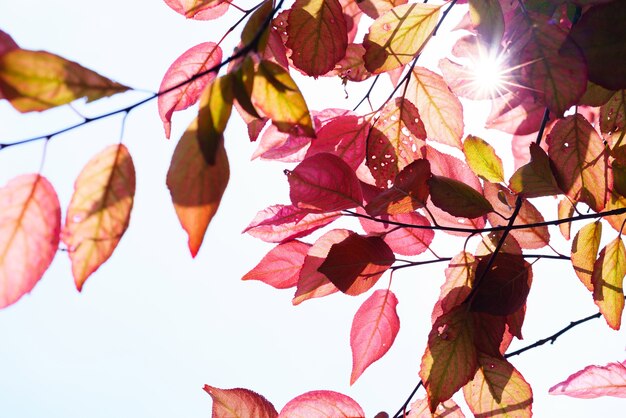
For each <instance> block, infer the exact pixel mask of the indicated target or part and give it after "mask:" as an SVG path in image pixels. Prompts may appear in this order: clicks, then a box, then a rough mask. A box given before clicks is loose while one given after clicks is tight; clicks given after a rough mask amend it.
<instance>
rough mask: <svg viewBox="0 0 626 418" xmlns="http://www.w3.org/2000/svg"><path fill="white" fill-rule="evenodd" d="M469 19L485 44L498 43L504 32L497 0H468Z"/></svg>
mask: <svg viewBox="0 0 626 418" xmlns="http://www.w3.org/2000/svg"><path fill="white" fill-rule="evenodd" d="M469 6H470V7H469V9H470V19H471V20H472V24H473V25H474V27H475V28H476V31H477V32H478V35H479V37H480V38H481V40H482V41H483V42H484V43H485V44H486V45H499V44H500V42H501V41H502V35H503V34H504V16H503V15H502V7H501V6H500V2H499V1H498V0H469Z"/></svg>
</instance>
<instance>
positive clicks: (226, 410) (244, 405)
mask: <svg viewBox="0 0 626 418" xmlns="http://www.w3.org/2000/svg"><path fill="white" fill-rule="evenodd" d="M204 391H205V392H206V393H208V394H209V395H211V398H212V399H213V410H212V412H213V413H212V415H211V416H212V417H213V418H223V417H237V418H275V417H277V416H278V412H277V411H276V408H274V405H272V403H271V402H270V401H268V400H267V399H265V398H264V397H263V396H261V395H259V394H258V393H256V392H253V391H251V390H248V389H241V388H237V389H219V388H216V387H213V386H209V385H204Z"/></svg>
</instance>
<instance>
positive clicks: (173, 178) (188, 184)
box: [167, 121, 230, 257]
mask: <svg viewBox="0 0 626 418" xmlns="http://www.w3.org/2000/svg"><path fill="white" fill-rule="evenodd" d="M229 177H230V168H229V165H228V158H227V156H226V150H225V149H224V143H223V141H220V142H219V144H218V147H217V150H216V153H215V164H213V165H210V164H208V163H207V161H206V159H205V158H204V156H203V155H202V152H201V150H200V143H199V141H198V134H197V121H193V122H192V123H191V125H189V128H187V131H186V132H185V134H184V135H183V137H182V138H181V139H180V141H179V142H178V144H177V145H176V149H175V150H174V155H173V156H172V162H171V163H170V168H169V170H168V172H167V187H168V189H169V190H170V194H171V195H172V203H173V204H174V209H175V210H176V215H178V220H179V221H180V224H181V225H182V227H183V229H184V230H185V232H187V235H188V236H189V241H188V245H189V251H190V252H191V256H192V257H195V256H196V254H197V253H198V250H199V249H200V246H201V245H202V240H203V239H204V233H205V232H206V229H207V227H208V226H209V223H210V222H211V219H213V216H215V213H216V212H217V209H218V208H219V205H220V202H221V200H222V195H223V194H224V190H225V189H226V185H227V184H228V179H229Z"/></svg>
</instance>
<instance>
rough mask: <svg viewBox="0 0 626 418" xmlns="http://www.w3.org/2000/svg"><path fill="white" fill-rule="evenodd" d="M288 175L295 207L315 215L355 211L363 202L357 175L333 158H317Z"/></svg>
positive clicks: (299, 166) (288, 172)
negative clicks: (316, 213)
mask: <svg viewBox="0 0 626 418" xmlns="http://www.w3.org/2000/svg"><path fill="white" fill-rule="evenodd" d="M286 173H287V176H288V180H289V189H290V192H289V197H290V198H291V202H292V203H293V205H294V206H297V207H300V208H303V209H308V210H310V211H312V212H333V211H338V210H343V209H350V208H354V207H356V206H360V205H361V203H362V202H363V193H362V191H361V185H360V184H359V180H358V178H357V177H356V174H355V173H354V171H353V170H352V169H351V168H350V166H348V164H347V163H346V162H344V161H343V160H342V159H341V158H339V157H337V156H335V155H333V154H328V153H321V154H315V155H313V156H311V157H308V158H307V159H305V160H304V161H302V162H301V163H300V164H298V166H297V167H296V168H295V169H294V170H293V171H286Z"/></svg>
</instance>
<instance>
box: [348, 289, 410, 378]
mask: <svg viewBox="0 0 626 418" xmlns="http://www.w3.org/2000/svg"><path fill="white" fill-rule="evenodd" d="M397 304H398V299H397V298H396V295H394V294H393V292H391V291H390V290H389V289H387V290H376V291H375V292H374V293H372V295H371V296H370V297H369V298H367V300H366V301H365V302H364V303H363V304H362V305H361V307H360V308H359V310H358V311H357V312H356V314H355V315H354V321H353V322H352V329H351V330H350V347H352V375H351V376H350V384H351V385H352V384H353V383H354V382H356V380H357V379H358V378H359V377H360V376H361V374H362V373H363V372H364V371H365V369H367V368H368V367H369V366H370V365H371V364H372V363H374V362H375V361H376V360H378V359H380V358H381V357H382V356H384V355H385V353H387V351H389V349H390V348H391V345H392V344H393V341H394V340H395V339H396V335H398V331H399V330H400V319H399V318H398V314H397V312H396V305H397Z"/></svg>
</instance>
